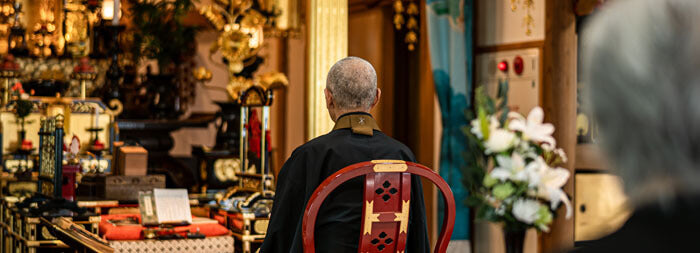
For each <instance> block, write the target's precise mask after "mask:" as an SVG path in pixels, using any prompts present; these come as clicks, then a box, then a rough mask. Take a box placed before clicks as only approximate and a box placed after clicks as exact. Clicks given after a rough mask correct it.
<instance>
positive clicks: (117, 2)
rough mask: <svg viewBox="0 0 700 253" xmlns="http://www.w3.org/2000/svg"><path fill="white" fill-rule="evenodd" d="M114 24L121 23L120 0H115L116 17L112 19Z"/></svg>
mask: <svg viewBox="0 0 700 253" xmlns="http://www.w3.org/2000/svg"><path fill="white" fill-rule="evenodd" d="M112 25H115V26H117V25H119V0H114V18H113V19H112Z"/></svg>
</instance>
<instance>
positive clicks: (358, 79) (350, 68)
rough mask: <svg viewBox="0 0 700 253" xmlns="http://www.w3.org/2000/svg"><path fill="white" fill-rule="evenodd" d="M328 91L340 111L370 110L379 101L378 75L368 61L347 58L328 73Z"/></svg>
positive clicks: (337, 63)
mask: <svg viewBox="0 0 700 253" xmlns="http://www.w3.org/2000/svg"><path fill="white" fill-rule="evenodd" d="M326 89H327V91H328V92H330V95H331V96H332V98H333V102H334V104H335V107H336V109H338V110H369V109H370V108H371V107H372V106H373V105H374V103H375V100H376V99H377V73H376V72H375V71H374V68H373V67H372V64H370V63H369V62H367V61H366V60H364V59H362V58H359V57H353V56H351V57H346V58H343V59H341V60H340V61H338V62H336V63H335V64H334V65H333V67H332V68H331V70H330V71H328V77H327V79H326Z"/></svg>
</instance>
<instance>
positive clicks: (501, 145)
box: [484, 128, 516, 154]
mask: <svg viewBox="0 0 700 253" xmlns="http://www.w3.org/2000/svg"><path fill="white" fill-rule="evenodd" d="M515 141H516V136H515V134H514V133H513V132H511V131H508V130H505V129H503V128H498V129H494V130H493V131H491V134H489V138H488V140H486V142H485V143H484V146H485V147H486V150H485V152H486V154H492V153H500V152H503V151H506V150H508V149H509V148H511V147H513V145H515Z"/></svg>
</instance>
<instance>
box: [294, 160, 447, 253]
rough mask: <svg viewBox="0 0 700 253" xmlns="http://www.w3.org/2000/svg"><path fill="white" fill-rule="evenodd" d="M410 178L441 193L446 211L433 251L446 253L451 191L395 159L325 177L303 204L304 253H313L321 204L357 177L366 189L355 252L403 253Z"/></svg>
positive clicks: (429, 175)
mask: <svg viewBox="0 0 700 253" xmlns="http://www.w3.org/2000/svg"><path fill="white" fill-rule="evenodd" d="M411 175H418V176H421V177H424V178H427V179H428V180H430V181H431V182H432V183H433V184H435V185H436V186H437V188H438V189H440V192H441V193H442V197H443V198H444V200H445V207H446V208H445V209H444V210H445V212H444V219H443V222H442V229H441V231H440V237H439V238H438V241H437V245H436V246H435V252H445V251H446V250H447V244H448V243H449V241H450V237H451V236H452V229H453V227H454V221H455V201H454V196H453V195H452V190H451V189H450V187H449V185H448V184H447V183H446V182H445V180H443V179H442V178H441V177H440V176H439V175H438V174H437V173H435V172H434V171H432V170H430V169H428V168H427V167H425V166H423V165H420V164H417V163H412V162H405V161H398V160H374V161H371V162H362V163H357V164H353V165H350V166H348V167H345V168H343V169H341V170H339V171H338V172H336V173H334V174H333V175H331V176H330V177H328V178H326V180H324V181H323V182H322V183H321V185H319V186H318V187H317V188H316V190H315V191H314V193H313V194H312V195H311V198H310V199H309V202H308V204H307V205H306V211H305V212H304V220H303V223H302V238H303V240H304V252H306V253H315V252H316V249H315V245H314V229H315V225H316V216H317V215H318V211H319V209H320V207H321V204H323V201H324V200H325V199H326V197H328V195H329V194H330V193H331V192H332V191H333V190H335V189H336V188H337V187H338V186H339V185H341V184H342V183H344V182H346V181H348V180H350V179H353V178H356V177H359V176H365V189H364V200H363V206H364V208H363V212H362V229H361V230H360V231H361V233H362V235H361V237H360V245H359V248H358V252H383V253H386V252H404V251H405V248H406V239H407V238H406V235H407V233H406V232H407V229H408V217H409V211H410V203H411Z"/></svg>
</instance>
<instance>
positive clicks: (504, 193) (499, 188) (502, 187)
mask: <svg viewBox="0 0 700 253" xmlns="http://www.w3.org/2000/svg"><path fill="white" fill-rule="evenodd" d="M491 192H492V193H493V196H494V197H495V198H496V199H498V200H504V199H506V198H508V197H510V196H511V195H513V193H515V187H513V184H511V183H510V182H507V183H503V184H497V185H496V186H494V187H493V190H492V191H491Z"/></svg>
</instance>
